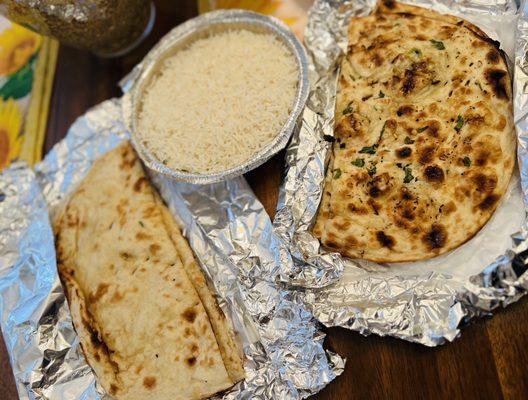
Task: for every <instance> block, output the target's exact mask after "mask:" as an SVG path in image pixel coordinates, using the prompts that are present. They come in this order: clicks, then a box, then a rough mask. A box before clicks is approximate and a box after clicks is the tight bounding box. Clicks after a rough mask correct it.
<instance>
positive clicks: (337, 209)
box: [314, 0, 515, 262]
mask: <svg viewBox="0 0 528 400" xmlns="http://www.w3.org/2000/svg"><path fill="white" fill-rule="evenodd" d="M335 119H336V125H335V142H334V144H333V149H332V150H333V151H332V153H333V154H332V159H331V163H330V166H329V169H328V173H327V176H326V180H325V188H324V193H323V198H322V201H321V205H320V209H319V212H318V216H317V219H316V224H315V227H314V234H315V235H316V236H317V237H318V238H319V239H320V240H321V243H322V244H323V245H325V246H326V247H328V248H331V249H334V250H337V251H339V252H340V253H341V254H343V255H345V256H348V257H353V258H363V259H367V260H372V261H376V262H400V261H414V260H422V259H427V258H430V257H434V256H436V255H439V254H442V253H445V252H446V251H448V250H451V249H453V248H455V247H457V246H459V245H461V244H462V243H464V242H466V241H467V240H469V239H470V238H471V237H473V235H475V233H477V232H478V231H479V229H480V228H481V227H482V226H483V225H484V224H485V223H486V221H487V220H488V219H489V218H490V216H491V215H492V214H493V212H494V210H495V209H496V207H497V206H498V204H499V202H500V200H501V197H502V196H503V195H504V193H505V192H506V190H507V188H508V183H509V181H510V177H511V175H512V171H513V168H514V164H515V135H514V125H513V116H512V90H511V81H510V76H509V72H508V69H507V65H506V62H505V58H504V55H503V54H502V52H501V51H500V50H499V49H498V44H497V43H496V42H494V41H492V40H491V39H489V38H488V37H487V36H486V35H485V34H484V33H483V32H482V31H481V30H480V29H479V28H477V27H475V26H474V25H472V24H470V23H468V22H467V21H464V20H462V19H459V18H456V17H452V16H446V15H441V14H438V13H436V12H434V11H430V10H425V9H422V8H418V7H412V6H405V5H401V4H398V3H395V2H393V1H389V0H387V1H384V2H383V3H382V4H380V6H379V9H378V10H377V12H376V13H375V14H373V15H371V16H368V17H364V18H355V19H353V20H352V21H351V23H350V28H349V48H348V52H347V55H346V57H345V58H344V60H343V61H342V64H341V72H340V77H339V87H338V93H337V102H336V117H335Z"/></svg>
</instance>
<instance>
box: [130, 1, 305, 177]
mask: <svg viewBox="0 0 528 400" xmlns="http://www.w3.org/2000/svg"><path fill="white" fill-rule="evenodd" d="M241 23H243V24H248V25H255V26H258V27H260V28H264V29H265V30H266V31H268V32H270V33H272V34H274V35H275V36H276V37H277V38H278V39H279V40H281V42H283V43H284V44H285V45H286V47H287V48H288V50H289V51H290V52H291V54H292V55H293V56H294V57H295V59H296V62H297V66H298V70H299V79H298V86H297V92H296V95H295V101H294V104H293V107H292V111H291V113H290V115H289V117H288V119H287V120H286V122H285V124H284V125H283V127H282V129H281V130H280V131H279V132H278V133H277V135H276V136H275V138H274V139H273V140H272V141H271V142H269V143H268V144H267V145H266V146H264V147H262V148H261V149H260V150H259V151H257V152H256V153H255V154H253V156H252V157H251V158H249V159H248V160H247V161H245V162H244V163H242V164H241V165H238V166H236V167H233V168H230V169H227V170H224V171H221V172H215V173H210V174H198V173H191V172H184V171H179V170H175V169H172V168H169V167H167V166H166V165H164V164H163V163H161V162H160V161H159V160H158V159H157V158H156V157H155V156H154V155H153V154H152V153H151V152H150V151H149V150H148V149H147V148H146V147H145V146H144V145H143V144H142V143H141V141H140V140H139V138H138V137H137V135H138V134H137V131H136V129H135V128H136V113H135V110H137V109H138V106H139V105H140V99H141V93H142V89H143V86H142V85H144V84H145V83H146V82H147V81H148V79H149V78H150V77H151V74H152V71H153V69H154V67H155V66H156V65H157V63H158V62H159V61H160V60H161V59H162V58H163V56H164V55H165V54H166V52H168V51H170V49H171V48H173V47H175V46H177V45H178V44H181V43H182V42H183V41H184V40H186V39H187V38H189V37H190V36H191V35H193V34H195V33H197V32H199V31H204V30H207V29H209V28H212V27H213V26H215V25H229V24H233V25H235V24H241ZM121 86H122V88H123V90H124V91H125V92H128V93H125V96H124V97H123V100H124V101H123V115H124V116H125V122H126V125H127V127H128V129H129V131H130V133H131V138H132V144H133V145H134V148H135V149H136V151H137V152H138V155H139V157H140V158H141V159H142V160H143V162H144V163H145V165H147V166H148V167H149V168H150V169H152V170H153V171H156V172H159V173H161V174H163V175H165V176H168V177H170V178H172V179H174V180H176V181H181V182H188V183H194V184H209V183H214V182H219V181H222V180H225V179H229V178H234V177H236V176H240V175H242V174H244V173H246V172H248V171H250V170H252V169H254V168H256V167H258V166H260V165H262V164H263V163H264V162H266V161H267V160H269V159H270V158H271V157H272V156H273V155H274V154H276V153H278V152H279V151H280V150H282V149H283V148H284V147H286V144H287V143H288V141H289V139H290V137H291V135H292V133H293V130H294V128H295V126H296V123H297V120H298V118H299V116H300V114H301V112H302V110H303V109H304V104H305V103H306V99H307V98H308V92H309V81H308V61H307V56H306V52H305V50H304V47H303V46H302V44H301V43H300V41H299V40H298V39H297V37H296V36H295V35H294V34H293V32H292V31H291V30H290V28H289V27H288V26H287V25H286V24H284V23H283V22H282V21H280V20H278V19H277V18H274V17H269V16H265V15H262V14H258V13H255V12H251V11H246V10H219V11H213V12H210V13H206V14H203V15H200V16H198V17H196V18H193V19H191V20H189V21H187V22H184V23H183V24H181V25H179V26H177V27H176V28H174V29H173V30H171V31H170V32H169V33H168V34H167V35H165V36H164V37H163V38H162V39H161V40H160V42H159V43H158V44H157V45H156V46H154V48H152V50H151V51H150V52H149V53H148V54H147V55H146V56H145V58H144V59H143V61H142V62H141V63H140V64H138V65H137V66H136V68H135V69H134V70H133V71H132V73H131V74H130V75H129V76H128V77H126V78H125V79H124V80H123V81H122V82H121Z"/></svg>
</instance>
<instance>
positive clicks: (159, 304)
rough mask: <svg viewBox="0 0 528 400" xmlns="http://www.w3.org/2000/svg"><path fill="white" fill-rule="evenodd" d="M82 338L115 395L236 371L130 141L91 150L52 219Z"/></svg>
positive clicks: (231, 347)
mask: <svg viewBox="0 0 528 400" xmlns="http://www.w3.org/2000/svg"><path fill="white" fill-rule="evenodd" d="M55 232H56V246H57V259H58V269H59V274H60V277H61V280H62V282H63V285H64V287H65V289H66V294H67V297H68V301H69V305H70V310H71V313H72V319H73V322H74V325H75V328H76V330H77V333H78V334H79V339H80V342H81V346H82V348H83V351H84V353H85V356H86V359H87V361H88V363H89V364H90V365H91V366H92V368H93V369H94V371H95V374H96V376H97V379H98V381H99V382H100V383H101V385H102V386H103V388H104V389H105V390H106V391H107V392H108V393H110V394H111V395H112V396H114V397H115V398H117V399H127V400H133V399H159V400H162V399H201V398H205V397H208V396H210V395H213V394H215V393H217V392H219V391H222V390H225V389H227V388H229V387H231V386H232V385H233V384H234V383H235V382H237V381H239V380H241V379H243V377H244V370H243V366H242V360H241V357H240V350H239V347H238V345H237V343H236V340H235V338H234V336H233V332H232V330H231V328H230V326H229V323H228V321H227V320H226V318H225V316H224V315H223V313H222V311H221V310H220V309H219V308H218V305H217V304H216V302H215V300H214V298H213V297H212V295H211V293H210V292H209V291H208V288H207V285H206V282H205V279H204V277H203V275H202V272H201V270H200V267H199V266H198V265H197V263H196V261H195V260H194V256H193V254H192V251H191V249H190V248H189V247H188V245H187V243H186V241H185V239H184V238H183V236H182V235H181V232H180V230H179V228H178V227H177V225H176V223H175V221H174V219H173V218H172V216H171V214H170V213H169V212H168V210H167V209H166V207H165V206H164V205H163V203H162V202H161V200H160V198H159V196H158V195H157V193H156V192H155V190H154V189H153V188H152V186H151V185H150V183H149V181H148V179H147V177H146V175H145V172H144V171H143V168H142V166H141V163H140V162H139V160H138V158H137V156H136V154H135V152H134V150H133V149H132V147H131V146H130V144H129V143H128V142H127V143H124V144H123V145H121V146H119V147H118V148H116V149H115V150H113V151H111V152H109V153H107V154H106V155H104V156H103V157H102V158H100V159H99V160H97V161H96V162H95V163H94V164H93V166H92V168H91V170H90V171H89V173H88V175H87V176H86V177H85V179H84V180H83V181H82V182H81V184H80V185H79V187H78V188H77V190H76V191H75V192H74V193H73V195H72V196H71V198H70V199H69V201H68V203H67V204H66V206H65V208H64V209H63V211H62V213H61V214H60V215H59V217H58V219H57V221H56V223H55Z"/></svg>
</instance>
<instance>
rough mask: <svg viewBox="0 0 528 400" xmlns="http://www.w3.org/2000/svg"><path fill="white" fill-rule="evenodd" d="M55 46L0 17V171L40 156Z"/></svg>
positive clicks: (52, 74)
mask: <svg viewBox="0 0 528 400" xmlns="http://www.w3.org/2000/svg"><path fill="white" fill-rule="evenodd" d="M57 53H58V43H57V42H56V41H55V40H52V39H49V38H44V37H42V36H40V35H38V34H36V33H34V32H32V31H30V30H28V29H26V28H23V27H22V26H20V25H16V24H13V23H11V22H10V21H8V20H7V19H6V18H4V17H1V16H0V170H1V169H3V168H5V167H6V166H8V165H9V164H10V163H11V162H13V161H15V160H25V161H26V162H28V163H29V164H30V165H33V164H34V163H36V162H37V161H39V160H40V159H41V157H42V146H43V143H44V135H45V132H46V124H47V118H48V110H49V100H50V97H51V89H52V85H53V76H54V73H55V65H56V61H57Z"/></svg>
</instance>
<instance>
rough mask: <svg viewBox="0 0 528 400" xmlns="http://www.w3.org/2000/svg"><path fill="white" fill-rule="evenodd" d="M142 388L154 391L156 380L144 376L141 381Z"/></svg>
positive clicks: (152, 377)
mask: <svg viewBox="0 0 528 400" xmlns="http://www.w3.org/2000/svg"><path fill="white" fill-rule="evenodd" d="M143 386H145V387H146V388H147V389H154V386H156V378H155V377H154V376H146V377H145V378H144V379H143Z"/></svg>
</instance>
